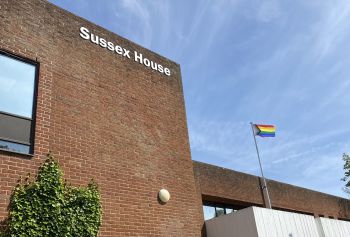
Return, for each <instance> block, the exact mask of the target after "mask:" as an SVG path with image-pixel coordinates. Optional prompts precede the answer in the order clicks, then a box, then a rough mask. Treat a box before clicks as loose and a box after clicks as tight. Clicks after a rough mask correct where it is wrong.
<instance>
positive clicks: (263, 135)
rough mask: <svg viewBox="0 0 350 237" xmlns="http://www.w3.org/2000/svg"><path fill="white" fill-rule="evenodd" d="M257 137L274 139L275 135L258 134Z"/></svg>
mask: <svg viewBox="0 0 350 237" xmlns="http://www.w3.org/2000/svg"><path fill="white" fill-rule="evenodd" d="M258 136H260V137H275V136H276V135H275V133H273V134H266V133H259V134H258Z"/></svg>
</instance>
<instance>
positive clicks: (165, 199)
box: [158, 188, 170, 203]
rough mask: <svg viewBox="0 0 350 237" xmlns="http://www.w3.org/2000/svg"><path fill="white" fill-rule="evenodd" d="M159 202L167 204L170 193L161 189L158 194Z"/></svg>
mask: <svg viewBox="0 0 350 237" xmlns="http://www.w3.org/2000/svg"><path fill="white" fill-rule="evenodd" d="M158 197H159V200H160V201H162V202H163V203H167V202H168V201H169V200H170V193H169V191H168V190H166V189H164V188H163V189H161V190H160V191H159V193H158Z"/></svg>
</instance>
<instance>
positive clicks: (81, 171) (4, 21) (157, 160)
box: [0, 0, 350, 237]
mask: <svg viewBox="0 0 350 237" xmlns="http://www.w3.org/2000/svg"><path fill="white" fill-rule="evenodd" d="M82 26H84V27H87V28H88V29H89V30H90V31H91V32H93V33H94V34H97V35H99V36H101V37H103V38H105V39H108V40H110V41H113V42H115V43H118V45H120V46H121V47H125V48H127V49H129V50H130V51H131V52H133V51H134V50H136V51H137V52H139V53H142V54H143V55H144V56H145V57H147V58H148V59H149V60H152V61H154V62H158V63H161V64H162V65H164V66H165V67H168V68H169V69H170V70H171V76H167V75H165V74H162V73H159V72H157V71H155V70H152V69H150V68H147V67H145V66H144V65H141V64H140V63H138V62H135V61H134V60H133V59H128V58H126V57H122V56H121V55H118V54H116V53H114V52H111V51H109V50H107V49H106V48H103V47H100V46H98V45H96V44H93V43H91V42H89V41H87V40H84V39H82V38H81V37H80V36H79V29H80V27H82ZM0 50H3V51H6V52H10V53H12V54H14V55H17V56H21V57H25V58H28V59H31V60H35V61H37V62H39V63H40V72H39V82H38V95H37V110H36V123H35V126H36V127H35V146H34V156H33V157H31V156H26V155H20V154H15V153H10V152H6V151H0V220H3V219H4V218H6V216H7V215H8V211H7V207H8V203H9V198H10V195H11V192H12V190H13V188H14V186H15V185H16V182H17V180H18V179H19V178H20V177H23V176H26V174H27V173H35V172H36V171H37V168H38V167H39V166H40V164H41V163H42V162H43V161H44V159H45V156H46V154H47V153H48V152H49V151H52V152H53V154H54V155H55V157H56V158H57V159H58V160H59V163H60V164H61V166H62V168H63V170H64V173H65V176H64V177H65V178H66V179H67V181H68V182H71V183H72V184H75V185H86V184H87V183H88V182H89V180H90V179H91V178H94V179H95V180H96V181H97V183H98V184H99V186H100V190H101V196H102V205H103V225H102V227H101V231H100V236H101V237H102V236H103V237H107V236H113V237H116V236H123V237H124V236H162V237H163V236H164V237H168V236H176V237H194V236H196V237H199V236H201V232H203V235H205V229H204V219H203V211H202V198H203V200H204V201H214V202H223V203H231V204H235V205H242V206H247V205H262V198H261V193H260V189H259V180H258V178H257V177H254V176H251V175H247V174H243V173H239V172H235V171H230V170H226V169H222V168H219V167H215V166H211V165H207V164H203V163H199V162H194V163H193V162H192V160H191V157H190V147H189V139H188V131H187V124H186V115H185V108H184V97H183V91H182V82H181V73H180V67H179V65H178V64H176V63H174V62H172V61H169V60H168V59H166V58H163V57H161V56H159V55H157V54H155V53H153V52H151V51H149V50H147V49H144V48H142V47H141V46H138V45H136V44H134V43H132V42H130V41H128V40H126V39H124V38H122V37H119V36H117V35H115V34H113V33H111V32H109V31H107V30H105V29H103V28H101V27H99V26H96V25H94V24H92V23H90V22H88V21H86V20H84V19H82V18H79V17H77V16H75V15H73V14H71V13H69V12H66V11H64V10H62V9H60V8H58V7H56V6H54V5H52V4H51V3H48V2H46V1H44V0H1V1H0ZM0 86H1V85H0ZM0 103H1V102H0ZM270 186H271V188H270V192H271V197H272V200H273V201H272V204H273V206H274V207H276V208H281V209H288V210H296V211H300V212H307V213H314V214H322V215H329V216H334V217H339V218H348V219H349V218H350V214H349V211H348V209H347V207H348V206H349V203H348V201H347V200H344V199H340V198H337V197H333V196H330V195H326V194H321V193H318V192H314V191H310V190H306V189H301V188H298V187H294V186H290V185H286V184H281V183H278V182H273V181H270V182H269V187H270ZM162 188H166V189H168V190H169V192H170V194H171V200H170V201H169V203H167V204H165V205H163V204H161V203H160V202H159V201H158V199H157V193H158V191H159V190H160V189H162Z"/></svg>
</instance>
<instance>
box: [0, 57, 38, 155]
mask: <svg viewBox="0 0 350 237" xmlns="http://www.w3.org/2000/svg"><path fill="white" fill-rule="evenodd" d="M36 70H37V64H36V63H34V62H33V63H31V62H30V60H26V59H23V60H21V59H19V57H17V56H14V55H13V56H12V55H10V54H7V53H5V54H3V53H2V52H0V150H6V151H11V152H19V153H26V154H29V153H33V141H32V140H33V134H32V131H33V126H34V122H33V102H34V90H35V83H36Z"/></svg>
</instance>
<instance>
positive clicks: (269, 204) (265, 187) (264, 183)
mask: <svg viewBox="0 0 350 237" xmlns="http://www.w3.org/2000/svg"><path fill="white" fill-rule="evenodd" d="M250 125H251V127H252V132H253V137H254V142H255V148H256V154H257V155H258V161H259V166H260V172H261V177H262V179H263V185H264V186H263V187H262V190H263V193H264V189H266V197H267V208H269V209H271V207H272V206H271V200H270V195H269V190H268V188H267V183H266V179H265V176H264V172H263V169H262V165H261V160H260V155H259V149H258V144H257V142H256V138H255V133H254V127H253V126H254V125H253V123H252V122H250Z"/></svg>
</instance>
